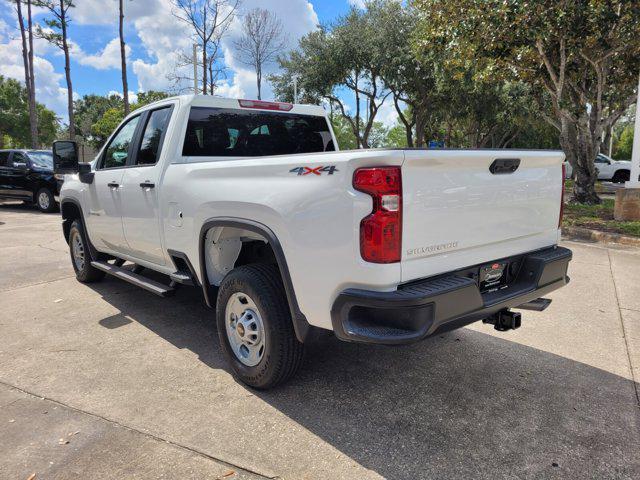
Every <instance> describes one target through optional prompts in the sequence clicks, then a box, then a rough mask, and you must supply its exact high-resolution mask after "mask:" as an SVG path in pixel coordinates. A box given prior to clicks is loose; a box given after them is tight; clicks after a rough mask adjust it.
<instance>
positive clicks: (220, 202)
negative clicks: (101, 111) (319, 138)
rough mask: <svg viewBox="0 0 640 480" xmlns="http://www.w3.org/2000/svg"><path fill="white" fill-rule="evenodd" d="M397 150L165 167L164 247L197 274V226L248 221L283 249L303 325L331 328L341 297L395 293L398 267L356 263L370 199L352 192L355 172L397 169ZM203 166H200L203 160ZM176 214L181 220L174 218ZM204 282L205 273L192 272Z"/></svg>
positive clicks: (187, 161)
mask: <svg viewBox="0 0 640 480" xmlns="http://www.w3.org/2000/svg"><path fill="white" fill-rule="evenodd" d="M403 158H404V154H403V152H401V151H375V150H370V151H344V152H332V153H320V154H301V155H289V156H275V157H261V158H251V159H220V160H210V161H197V160H198V159H194V158H185V159H184V160H183V161H182V162H180V163H173V164H171V165H169V166H168V168H167V170H166V172H165V176H164V180H163V184H162V192H161V195H162V201H161V205H162V206H163V207H162V212H161V214H162V220H163V224H164V226H165V227H164V234H165V241H166V246H167V248H169V249H173V250H178V251H182V252H185V253H186V254H187V255H188V256H189V258H190V259H191V263H192V264H193V265H194V267H195V268H196V269H198V270H199V268H200V267H199V261H198V259H199V238H200V230H201V227H202V225H203V224H204V223H205V222H207V221H208V220H212V219H215V218H217V217H234V218H238V219H248V220H253V221H256V222H259V223H262V224H263V225H265V226H267V227H268V228H269V229H271V230H272V231H273V232H274V233H275V235H276V236H277V238H278V240H279V241H280V243H281V245H282V248H283V250H284V255H285V258H286V261H287V264H288V267H289V273H290V275H291V279H292V283H293V286H294V290H295V294H296V297H297V300H298V304H299V306H300V309H301V311H302V313H303V314H305V316H306V317H307V320H308V321H309V322H310V323H311V324H313V325H316V326H320V327H324V328H331V319H330V310H331V305H332V303H333V301H334V299H335V298H336V296H337V295H338V293H340V292H341V291H342V290H344V289H346V288H350V287H366V288H368V289H371V290H376V289H378V290H380V291H385V290H393V289H395V287H396V286H397V284H398V282H399V281H400V277H401V273H400V264H399V263H396V264H389V265H377V264H371V263H367V262H364V261H363V260H362V258H361V256H360V246H359V235H360V233H359V225H360V220H361V219H362V218H364V217H365V216H366V215H367V214H368V213H370V211H371V208H372V203H371V198H370V197H369V196H368V195H365V194H363V193H360V192H356V191H354V190H353V188H352V178H353V172H354V170H355V169H356V168H359V167H364V166H376V165H400V164H401V163H402V161H403ZM202 160H206V159H202ZM305 166H306V167H310V168H312V169H313V168H316V167H318V166H335V168H336V171H335V172H334V173H333V174H331V175H329V174H327V173H324V174H322V175H315V174H307V175H297V174H296V173H295V172H291V170H292V169H295V168H298V167H305ZM180 212H182V218H181V219H180V218H179V213H180ZM198 274H199V276H200V278H201V279H202V278H203V277H204V276H203V272H198Z"/></svg>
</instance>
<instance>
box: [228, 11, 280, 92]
mask: <svg viewBox="0 0 640 480" xmlns="http://www.w3.org/2000/svg"><path fill="white" fill-rule="evenodd" d="M285 45H286V42H285V40H284V38H283V37H282V22H281V21H280V20H279V19H278V17H276V15H275V14H274V13H271V12H270V11H269V10H265V9H263V8H254V9H253V10H251V11H249V13H247V14H246V15H245V17H244V20H243V23H242V37H240V39H239V40H237V41H236V42H235V47H236V50H237V51H238V53H239V59H240V61H241V62H242V63H244V64H245V65H248V66H250V67H252V68H253V69H254V70H255V72H256V85H257V87H258V100H260V99H261V84H262V69H263V68H264V66H265V65H267V64H269V63H271V62H272V61H273V60H275V57H276V54H277V53H278V52H279V51H280V50H282V49H283V48H284V47H285Z"/></svg>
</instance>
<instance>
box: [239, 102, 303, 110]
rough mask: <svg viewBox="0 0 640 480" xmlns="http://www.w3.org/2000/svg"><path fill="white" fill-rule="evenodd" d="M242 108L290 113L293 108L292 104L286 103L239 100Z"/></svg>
mask: <svg viewBox="0 0 640 480" xmlns="http://www.w3.org/2000/svg"><path fill="white" fill-rule="evenodd" d="M238 103H239V104H240V106H241V107H242V108H257V109H260V110H280V111H281V112H288V111H289V110H291V109H292V108H293V104H292V103H284V102H263V101H262V100H238Z"/></svg>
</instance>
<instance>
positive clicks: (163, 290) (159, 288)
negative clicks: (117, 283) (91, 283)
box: [91, 261, 175, 297]
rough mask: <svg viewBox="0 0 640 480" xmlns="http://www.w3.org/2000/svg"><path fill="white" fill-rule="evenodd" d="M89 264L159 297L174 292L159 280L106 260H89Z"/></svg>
mask: <svg viewBox="0 0 640 480" xmlns="http://www.w3.org/2000/svg"><path fill="white" fill-rule="evenodd" d="M91 266H92V267H95V268H97V269H98V270H102V271H103V272H106V273H108V274H109V275H113V276H114V277H116V278H119V279H120V280H124V281H125V282H129V283H131V284H132V285H136V286H137V287H140V288H144V289H145V290H147V291H148V292H151V293H154V294H156V295H158V296H160V297H168V296H170V295H173V294H174V293H175V290H174V289H173V288H172V287H170V286H168V285H164V284H162V283H160V282H156V281H155V280H151V279H150V278H147V277H144V276H142V275H139V274H137V273H134V272H132V271H131V270H128V269H126V268H122V267H119V266H116V265H112V264H110V263H107V262H100V261H94V262H91Z"/></svg>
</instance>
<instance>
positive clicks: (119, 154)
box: [101, 116, 140, 168]
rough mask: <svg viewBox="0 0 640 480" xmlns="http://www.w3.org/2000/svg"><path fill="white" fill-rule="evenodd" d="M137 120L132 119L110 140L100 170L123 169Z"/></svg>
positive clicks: (137, 118)
mask: <svg viewBox="0 0 640 480" xmlns="http://www.w3.org/2000/svg"><path fill="white" fill-rule="evenodd" d="M139 120H140V117H139V116H137V117H133V118H132V119H131V120H129V121H127V122H126V123H125V124H124V125H122V127H121V128H120V130H118V133H116V135H115V137H113V138H112V139H111V141H110V142H109V144H108V145H107V147H106V148H105V152H104V158H103V160H102V167H101V168H118V167H124V166H125V165H126V164H127V158H129V146H130V145H131V142H132V141H133V135H134V133H135V131H136V127H137V126H138V121H139Z"/></svg>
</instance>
